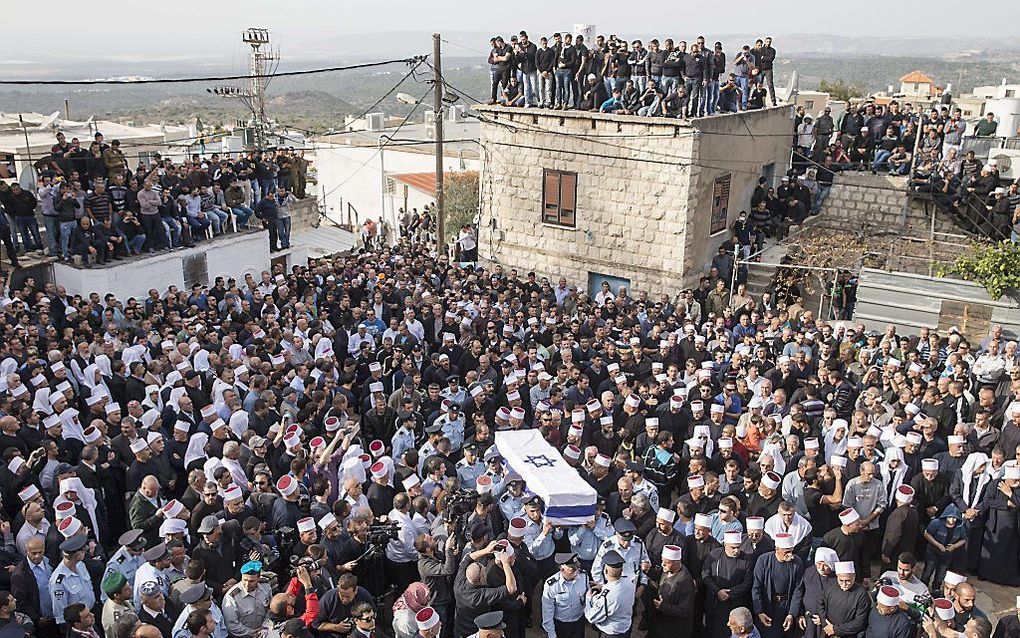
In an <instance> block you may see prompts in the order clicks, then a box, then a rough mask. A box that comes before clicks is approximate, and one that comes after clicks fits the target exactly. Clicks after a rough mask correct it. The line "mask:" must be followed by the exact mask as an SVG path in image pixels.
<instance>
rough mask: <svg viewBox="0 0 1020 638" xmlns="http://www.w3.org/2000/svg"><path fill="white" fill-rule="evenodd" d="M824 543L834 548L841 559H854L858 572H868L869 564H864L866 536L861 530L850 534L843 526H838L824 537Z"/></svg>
mask: <svg viewBox="0 0 1020 638" xmlns="http://www.w3.org/2000/svg"><path fill="white" fill-rule="evenodd" d="M822 544H823V545H824V546H825V547H829V548H832V550H833V551H834V552H836V556H839V560H852V561H853V562H854V568H855V569H856V570H857V571H858V573H861V574H865V573H867V572H866V571H865V570H866V569H867V567H868V565H865V564H864V548H863V544H864V536H863V535H862V534H861V533H860V532H858V533H856V534H849V535H848V534H846V533H844V532H843V528H842V527H837V528H835V529H832V530H829V532H828V533H827V534H826V535H825V536H823V537H822Z"/></svg>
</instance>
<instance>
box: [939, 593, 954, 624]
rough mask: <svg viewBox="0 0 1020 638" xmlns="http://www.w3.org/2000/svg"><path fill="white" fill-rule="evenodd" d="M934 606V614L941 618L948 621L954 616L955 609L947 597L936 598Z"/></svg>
mask: <svg viewBox="0 0 1020 638" xmlns="http://www.w3.org/2000/svg"><path fill="white" fill-rule="evenodd" d="M934 606H935V614H936V615H937V616H938V617H939V618H940V619H941V620H945V621H949V620H952V619H953V618H955V617H956V609H954V608H953V602H952V601H951V600H949V599H948V598H936V599H935V604H934Z"/></svg>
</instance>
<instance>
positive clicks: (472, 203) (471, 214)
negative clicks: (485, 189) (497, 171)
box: [443, 172, 478, 239]
mask: <svg viewBox="0 0 1020 638" xmlns="http://www.w3.org/2000/svg"><path fill="white" fill-rule="evenodd" d="M443 178H444V179H443V194H444V196H445V197H444V204H445V206H446V224H445V225H446V228H445V229H444V231H445V232H444V233H443V238H444V239H449V238H450V237H456V236H457V234H458V233H459V232H460V228H461V226H464V225H465V224H473V223H474V221H475V215H477V214H478V173H474V172H467V173H445V174H444V175H443Z"/></svg>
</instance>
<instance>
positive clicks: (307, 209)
mask: <svg viewBox="0 0 1020 638" xmlns="http://www.w3.org/2000/svg"><path fill="white" fill-rule="evenodd" d="M306 194H307V193H306ZM318 223H319V200H318V198H316V197H315V196H314V195H309V196H308V197H305V198H304V199H299V200H298V202H297V204H294V205H293V206H291V208H290V227H291V233H294V232H297V231H299V230H307V229H309V228H312V227H313V226H317V225H318Z"/></svg>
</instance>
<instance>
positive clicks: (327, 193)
mask: <svg viewBox="0 0 1020 638" xmlns="http://www.w3.org/2000/svg"><path fill="white" fill-rule="evenodd" d="M405 79H406V78H405ZM402 81H403V80H401V82H402ZM433 90H435V87H429V90H428V91H426V92H425V95H423V96H421V99H420V100H418V102H417V103H416V104H415V105H414V107H413V108H412V109H411V111H410V112H409V113H408V114H407V115H406V116H405V117H404V119H403V120H401V122H400V124H399V125H398V126H397V128H395V129H394V130H393V132H392V133H390V134H388V135H387V137H388V138H391V139H390V140H389V141H388V142H384V143H381V144H379V146H378V148H376V150H375V152H374V153H372V154H371V155H369V156H368V158H367V159H366V160H365V161H364V162H361V163H360V164H359V165H358V167H357V168H355V169H354V171H353V172H352V173H351V174H350V175H348V176H347V178H346V179H345V180H343V181H342V182H340V183H339V184H337V185H336V186H334V187H333V188H331V189H329V191H328V192H326V193H323V194H322V200H323V201H325V200H326V197H328V196H329V195H332V194H333V193H334V192H336V190H337V189H338V188H340V187H341V186H343V185H344V184H346V183H347V182H349V181H351V180H352V179H354V176H355V175H357V174H358V173H360V172H361V169H363V168H365V167H366V166H368V164H369V163H370V162H371V161H372V160H374V159H375V158H376V157H377V156H378V155H379V153H382V151H383V149H384V148H386V147H387V146H389V145H390V144H392V143H393V140H392V137H393V136H395V135H396V134H397V133H399V132H400V129H402V128H404V125H405V124H407V122H408V120H410V119H411V116H412V115H414V112H415V111H416V110H418V107H419V106H421V104H422V103H423V102H424V101H425V98H427V97H428V96H429V95H430V94H431V93H432V91H433ZM380 101H382V100H380ZM380 140H381V138H380ZM433 143H434V142H433Z"/></svg>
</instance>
